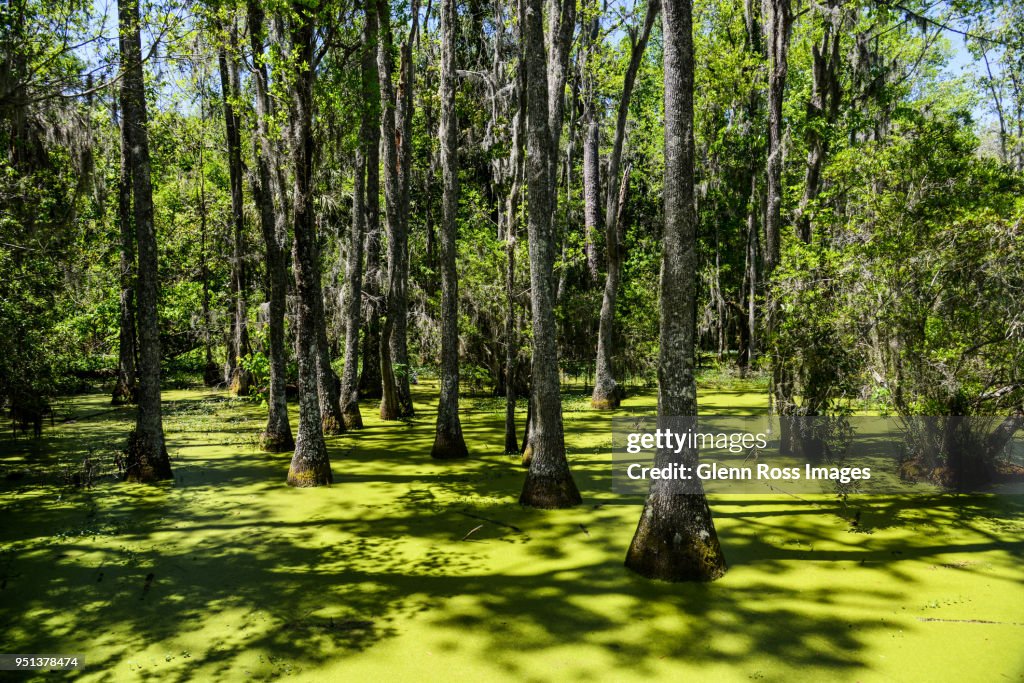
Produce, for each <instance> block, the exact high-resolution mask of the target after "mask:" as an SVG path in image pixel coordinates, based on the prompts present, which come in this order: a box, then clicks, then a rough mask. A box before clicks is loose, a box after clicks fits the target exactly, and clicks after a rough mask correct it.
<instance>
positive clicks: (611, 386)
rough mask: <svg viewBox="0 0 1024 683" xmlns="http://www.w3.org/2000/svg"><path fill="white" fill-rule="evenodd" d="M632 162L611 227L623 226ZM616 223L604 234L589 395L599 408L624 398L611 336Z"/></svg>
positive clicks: (618, 254)
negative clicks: (601, 291)
mask: <svg viewBox="0 0 1024 683" xmlns="http://www.w3.org/2000/svg"><path fill="white" fill-rule="evenodd" d="M629 175H630V166H629V164H627V165H626V172H625V173H623V174H622V183H621V185H620V186H619V203H618V207H617V208H616V214H618V217H617V218H616V219H615V220H613V221H609V222H608V225H609V226H611V227H615V226H622V223H623V219H624V216H623V214H624V213H625V211H626V198H627V195H628V192H629ZM618 233H619V228H618V227H616V232H615V233H609V234H608V235H606V236H605V242H606V244H607V245H608V246H607V260H608V272H607V273H606V274H605V280H604V296H603V298H602V300H601V317H600V321H599V323H598V330H597V363H596V365H595V371H594V392H593V393H592V394H591V396H590V405H591V407H593V408H597V409H598V410H607V409H611V408H618V407H619V404H620V403H621V402H622V389H621V388H620V387H619V385H618V383H617V382H616V381H615V379H614V377H615V375H614V372H613V371H612V351H613V350H614V341H613V338H612V335H613V333H614V332H613V330H614V324H615V299H616V298H617V296H618V292H619V280H620V278H621V275H622V242H623V240H622V239H621V236H620V235H619V234H618Z"/></svg>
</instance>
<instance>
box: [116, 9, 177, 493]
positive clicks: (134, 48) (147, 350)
mask: <svg viewBox="0 0 1024 683" xmlns="http://www.w3.org/2000/svg"><path fill="white" fill-rule="evenodd" d="M118 24H119V29H120V31H119V34H120V49H121V64H122V68H123V70H124V76H123V78H122V80H121V111H122V112H123V117H124V126H125V141H126V142H127V143H128V145H127V148H128V169H129V172H130V176H131V185H132V194H133V197H132V200H133V201H132V205H133V212H132V213H133V218H134V222H135V239H136V247H137V248H138V254H139V270H138V278H137V281H136V287H137V291H136V297H137V299H136V300H137V302H138V327H139V404H138V405H139V407H138V414H137V417H136V421H135V430H134V431H133V432H132V433H131V434H130V435H129V437H128V448H127V452H126V458H125V471H124V477H125V479H127V480H129V481H141V482H149V481H157V480H160V479H171V478H172V477H173V474H172V473H171V461H170V458H168V456H167V447H166V445H165V443H164V425H163V418H162V415H161V408H160V327H159V320H158V318H157V300H158V299H159V296H160V292H159V286H160V284H159V274H158V271H157V244H156V227H155V225H154V224H153V186H152V182H151V180H150V165H149V136H148V133H147V130H146V127H147V122H146V90H145V84H144V81H143V73H142V41H141V39H140V37H139V4H138V0H119V2H118Z"/></svg>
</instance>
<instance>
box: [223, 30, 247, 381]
mask: <svg viewBox="0 0 1024 683" xmlns="http://www.w3.org/2000/svg"><path fill="white" fill-rule="evenodd" d="M222 28H223V27H222ZM226 32H227V41H228V44H227V46H225V45H223V44H221V46H220V47H219V49H218V50H217V61H218V63H219V65H220V84H221V86H220V87H221V97H222V100H223V104H224V123H225V129H226V136H225V137H226V139H227V145H228V176H229V180H230V188H231V225H232V228H233V231H232V242H231V250H232V254H231V290H232V291H231V294H232V303H233V311H232V319H231V332H232V334H231V348H230V349H228V358H227V363H226V368H225V369H226V371H227V372H226V373H225V374H226V375H227V376H226V377H225V380H226V381H227V385H228V388H229V390H230V391H231V393H233V394H236V395H238V396H247V395H248V394H249V390H250V385H251V383H252V380H251V375H250V374H249V373H248V372H247V371H246V370H245V369H244V368H243V367H242V365H241V362H240V361H241V358H242V357H244V356H246V355H247V354H248V353H249V325H248V314H247V311H246V302H245V282H246V278H245V243H244V238H245V214H244V206H243V203H242V135H241V131H240V127H241V125H240V123H239V120H238V114H237V113H236V112H235V102H237V101H238V99H239V97H240V88H239V84H238V26H237V24H236V22H235V21H234V19H232V20H231V25H230V26H228V27H227V28H226ZM229 50H230V52H231V54H230V55H229V54H228V51H229Z"/></svg>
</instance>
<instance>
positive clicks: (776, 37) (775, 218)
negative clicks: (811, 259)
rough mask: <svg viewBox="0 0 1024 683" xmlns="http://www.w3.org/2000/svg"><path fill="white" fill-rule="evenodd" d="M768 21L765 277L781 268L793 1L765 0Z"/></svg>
mask: <svg viewBox="0 0 1024 683" xmlns="http://www.w3.org/2000/svg"><path fill="white" fill-rule="evenodd" d="M765 8H766V15H767V19H768V24H769V26H768V40H767V43H768V62H769V64H768V168H767V192H768V208H767V211H766V214H765V226H764V233H765V243H764V259H765V262H764V274H765V278H766V279H767V278H770V277H771V274H772V272H773V271H774V270H775V267H776V266H777V265H778V264H779V253H780V239H781V225H782V157H783V148H782V130H783V121H782V98H783V95H784V93H785V90H786V75H787V73H788V71H789V37H790V29H791V27H792V25H793V9H792V6H791V0H765Z"/></svg>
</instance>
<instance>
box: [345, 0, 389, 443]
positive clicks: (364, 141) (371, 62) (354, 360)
mask: <svg viewBox="0 0 1024 683" xmlns="http://www.w3.org/2000/svg"><path fill="white" fill-rule="evenodd" d="M365 13H366V21H365V23H364V24H363V39H362V41H363V52H362V62H361V65H360V70H361V76H362V96H363V101H362V107H363V111H362V118H361V120H360V124H359V141H360V146H359V147H358V148H357V151H356V164H355V166H356V170H355V184H354V187H353V190H352V230H351V233H350V236H349V253H348V295H347V299H346V301H347V306H348V310H347V311H346V320H345V368H344V371H343V372H342V376H341V413H342V417H344V419H345V427H346V428H347V429H362V427H363V415H362V413H361V412H360V411H359V387H358V386H357V377H356V371H357V366H358V364H359V322H360V312H361V310H362V299H363V289H362V287H363V237H364V234H365V232H366V204H367V202H366V173H367V159H368V157H369V156H370V154H368V151H369V149H368V148H369V145H371V144H376V141H375V140H372V135H371V131H372V130H373V129H374V128H377V126H378V124H377V120H378V119H377V106H376V104H377V101H378V100H379V98H380V92H379V83H378V79H377V8H376V4H375V2H374V0H366V3H365Z"/></svg>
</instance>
